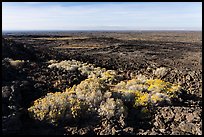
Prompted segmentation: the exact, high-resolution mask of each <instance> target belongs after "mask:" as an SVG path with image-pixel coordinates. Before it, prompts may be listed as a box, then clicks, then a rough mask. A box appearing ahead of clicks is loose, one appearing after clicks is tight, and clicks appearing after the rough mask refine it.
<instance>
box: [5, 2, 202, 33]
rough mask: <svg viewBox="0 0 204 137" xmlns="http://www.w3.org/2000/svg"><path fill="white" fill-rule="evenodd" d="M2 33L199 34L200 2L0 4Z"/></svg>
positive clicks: (200, 24)
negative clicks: (146, 31)
mask: <svg viewBox="0 0 204 137" xmlns="http://www.w3.org/2000/svg"><path fill="white" fill-rule="evenodd" d="M2 28H3V30H202V3H201V2H180V3H179V2H2Z"/></svg>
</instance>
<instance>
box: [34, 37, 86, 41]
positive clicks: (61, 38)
mask: <svg viewBox="0 0 204 137" xmlns="http://www.w3.org/2000/svg"><path fill="white" fill-rule="evenodd" d="M87 38H89V37H59V38H46V37H41V38H33V39H35V40H75V39H87Z"/></svg>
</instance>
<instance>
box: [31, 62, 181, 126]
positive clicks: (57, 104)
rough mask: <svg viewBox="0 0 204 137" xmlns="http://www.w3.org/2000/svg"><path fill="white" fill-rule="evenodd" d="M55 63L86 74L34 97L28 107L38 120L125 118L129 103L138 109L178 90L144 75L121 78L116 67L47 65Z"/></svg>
mask: <svg viewBox="0 0 204 137" xmlns="http://www.w3.org/2000/svg"><path fill="white" fill-rule="evenodd" d="M54 66H55V67H56V66H57V67H58V68H63V69H66V70H70V71H72V70H73V69H78V70H80V71H81V73H82V74H86V75H87V76H88V77H87V79H85V80H83V81H81V83H80V84H78V85H74V86H73V87H72V88H67V89H66V90H65V91H64V92H56V93H48V94H47V96H45V97H44V98H40V99H38V100H36V101H34V103H33V105H32V106H31V107H30V108H29V109H28V111H29V113H30V116H31V117H32V118H34V119H38V120H40V121H48V122H50V123H57V122H58V121H59V120H66V119H77V118H79V117H80V118H83V117H86V115H95V116H97V117H99V118H101V119H102V118H106V119H120V118H121V117H122V118H125V117H126V116H127V113H128V109H129V107H131V108H132V107H133V108H134V109H137V108H138V107H147V106H156V105H160V104H162V103H163V102H167V103H168V102H171V99H172V98H177V96H178V95H179V93H180V91H181V86H180V85H179V84H172V83H169V82H165V81H163V80H161V79H151V78H146V77H145V76H143V75H137V76H135V77H134V78H132V79H131V80H123V79H122V78H121V77H122V76H118V73H117V71H115V70H106V69H105V68H100V67H95V66H94V65H92V64H87V63H81V62H79V61H62V62H57V63H56V61H55V62H54V64H51V65H49V67H54ZM70 67H71V68H70Z"/></svg>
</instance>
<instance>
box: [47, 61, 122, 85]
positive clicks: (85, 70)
mask: <svg viewBox="0 0 204 137" xmlns="http://www.w3.org/2000/svg"><path fill="white" fill-rule="evenodd" d="M48 62H49V63H52V64H50V65H49V66H48V67H49V68H53V67H56V68H59V69H65V70H69V71H74V70H76V69H78V70H79V71H80V72H81V74H82V75H85V76H87V77H88V78H94V77H96V78H101V79H102V80H104V81H105V82H106V83H110V84H112V83H116V82H117V81H118V80H120V79H121V76H119V75H117V72H116V71H115V70H106V69H105V68H101V67H95V66H94V65H93V64H87V63H82V62H80V61H76V60H72V61H70V60H68V61H67V60H65V61H61V62H59V63H58V62H56V61H53V60H50V61H48Z"/></svg>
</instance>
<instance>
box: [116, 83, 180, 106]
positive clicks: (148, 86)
mask: <svg viewBox="0 0 204 137" xmlns="http://www.w3.org/2000/svg"><path fill="white" fill-rule="evenodd" d="M180 90H181V87H180V85H178V84H172V83H169V82H165V81H163V80H161V79H146V80H145V81H144V79H143V81H140V79H131V80H128V81H126V82H124V81H122V82H120V83H118V84H117V85H115V86H114V88H112V91H113V92H120V93H121V98H122V99H123V101H128V100H129V101H130V102H134V106H135V107H137V106H148V105H156V104H158V103H161V102H162V101H167V102H169V101H170V99H171V98H176V97H177V95H178V94H179V92H180ZM130 98H131V99H132V101H131V99H130ZM133 99H134V101H133Z"/></svg>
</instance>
